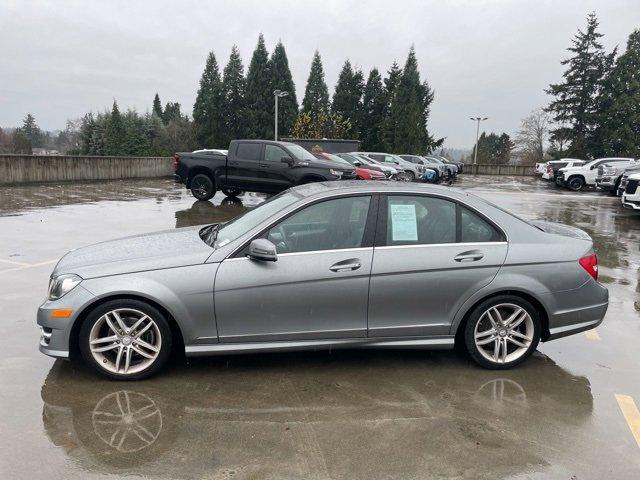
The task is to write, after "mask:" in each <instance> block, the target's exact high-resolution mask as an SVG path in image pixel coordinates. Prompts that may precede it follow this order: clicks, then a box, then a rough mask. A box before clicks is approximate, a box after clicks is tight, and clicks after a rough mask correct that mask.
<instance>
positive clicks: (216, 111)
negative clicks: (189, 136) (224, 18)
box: [193, 52, 226, 148]
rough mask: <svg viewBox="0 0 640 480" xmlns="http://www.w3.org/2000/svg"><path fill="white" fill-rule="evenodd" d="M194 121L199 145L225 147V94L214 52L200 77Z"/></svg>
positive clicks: (194, 106) (208, 58) (210, 54)
mask: <svg viewBox="0 0 640 480" xmlns="http://www.w3.org/2000/svg"><path fill="white" fill-rule="evenodd" d="M193 121H194V124H195V128H196V138H197V140H198V145H199V146H201V147H207V148H224V147H226V144H225V143H224V137H223V131H224V118H223V95H222V81H221V80H220V72H219V71H218V62H217V61H216V57H215V55H214V54H213V52H210V53H209V55H208V57H207V62H206V65H205V67H204V72H203V73H202V78H200V88H199V89H198V95H197V96H196V102H195V104H194V105H193Z"/></svg>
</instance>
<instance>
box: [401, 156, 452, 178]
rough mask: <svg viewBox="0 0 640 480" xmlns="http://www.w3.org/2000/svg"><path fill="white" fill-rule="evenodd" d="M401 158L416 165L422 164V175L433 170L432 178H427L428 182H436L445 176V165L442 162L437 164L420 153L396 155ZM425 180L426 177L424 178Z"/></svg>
mask: <svg viewBox="0 0 640 480" xmlns="http://www.w3.org/2000/svg"><path fill="white" fill-rule="evenodd" d="M398 156H399V157H400V158H402V159H403V160H406V161H407V162H411V163H415V164H416V165H422V166H424V167H425V173H424V174H423V179H424V175H428V174H429V172H430V171H431V172H433V175H432V177H433V180H429V182H430V183H438V182H440V181H442V180H444V178H445V167H444V164H441V165H438V164H437V163H436V162H433V161H431V160H428V159H427V158H425V157H423V156H420V155H405V154H403V155H398ZM425 180H426V179H425Z"/></svg>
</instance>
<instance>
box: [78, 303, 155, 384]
mask: <svg viewBox="0 0 640 480" xmlns="http://www.w3.org/2000/svg"><path fill="white" fill-rule="evenodd" d="M89 348H90V351H91V355H92V356H93V359H94V360H95V361H96V363H97V364H98V365H100V366H101V367H102V368H104V369H105V370H107V371H109V372H111V373H116V374H124V375H130V374H134V373H138V372H141V371H144V370H145V369H147V368H148V367H150V366H151V365H152V364H153V363H154V362H155V361H156V359H157V358H158V355H159V353H160V350H161V348H162V335H161V334H160V329H159V328H158V325H157V324H156V322H155V321H154V320H153V319H152V318H151V317H149V316H148V315H147V314H145V313H143V312H141V311H139V310H135V309H132V308H119V309H115V310H111V311H109V312H107V313H105V314H104V315H102V316H101V317H100V318H99V319H98V320H97V321H96V322H95V324H94V325H93V327H92V328H91V331H90V332H89Z"/></svg>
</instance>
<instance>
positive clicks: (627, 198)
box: [622, 173, 640, 210]
mask: <svg viewBox="0 0 640 480" xmlns="http://www.w3.org/2000/svg"><path fill="white" fill-rule="evenodd" d="M639 184H640V173H631V174H630V175H628V177H627V182H626V185H625V187H624V192H623V194H622V206H623V207H625V208H631V209H633V210H640V189H638V185H639Z"/></svg>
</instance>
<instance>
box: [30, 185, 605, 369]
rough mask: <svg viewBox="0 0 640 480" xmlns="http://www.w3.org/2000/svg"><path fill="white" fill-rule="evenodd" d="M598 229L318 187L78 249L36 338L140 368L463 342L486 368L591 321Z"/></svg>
mask: <svg viewBox="0 0 640 480" xmlns="http://www.w3.org/2000/svg"><path fill="white" fill-rule="evenodd" d="M597 277H598V267H597V259H596V255H595V253H594V251H593V244H592V241H591V238H590V237H589V236H588V235H587V234H586V233H585V232H583V231H582V230H579V229H577V228H573V227H569V226H566V225H560V224H553V223H547V222H528V221H526V220H523V219H520V218H518V217H516V216H515V215H513V214H511V213H509V212H507V211H505V210H503V209H501V208H500V207H497V206H496V205H493V204H491V203H488V202H487V201H485V200H482V199H480V198H478V197H476V196H473V195H470V194H467V193H465V192H464V191H461V190H457V189H453V188H446V187H435V186H426V185H413V184H406V183H397V182H332V183H314V184H309V185H303V186H299V187H295V188H292V189H290V190H287V191H285V192H283V193H281V194H280V195H277V196H275V197H272V198H270V199H269V200H267V201H266V202H264V203H263V204H261V205H260V206H258V207H256V208H254V209H253V210H250V211H248V212H247V213H245V214H244V215H242V216H240V217H238V218H236V219H234V220H232V221H230V222H227V223H223V224H215V225H208V226H204V227H193V228H182V229H176V230H170V231H165V232H159V233H152V234H148V235H141V236H135V237H129V238H123V239H119V240H112V241H107V242H103V243H99V244H96V245H92V246H88V247H82V248H79V249H77V250H73V251H71V252H69V253H68V254H66V255H65V256H64V257H63V258H62V259H61V260H60V261H59V262H58V264H57V265H56V267H55V269H54V271H53V274H52V275H51V281H50V286H49V295H48V298H47V300H46V301H45V302H44V304H42V306H41V307H40V309H39V311H38V324H39V325H40V326H41V330H42V338H41V341H40V350H41V351H42V352H43V353H45V354H47V355H51V356H54V357H63V358H69V357H74V356H81V357H83V358H84V360H85V361H86V362H87V363H89V364H90V365H91V366H92V367H93V368H95V369H96V370H97V371H98V372H100V373H102V374H104V375H106V376H107V377H110V378H112V379H119V380H120V379H123V380H126V379H132V380H133V379H142V378H145V377H148V376H149V375H151V374H153V373H155V372H156V371H158V369H160V368H161V367H162V365H163V364H165V363H166V361H167V359H168V358H169V353H170V352H171V350H172V348H178V349H184V352H185V353H186V354H187V355H210V354H229V353H245V352H257V351H274V350H278V351H282V350H298V349H319V348H337V347H375V348H381V347H391V348H403V347H408V348H451V347H453V346H454V345H455V344H456V343H457V344H459V345H461V346H464V347H465V348H466V350H467V351H468V352H469V354H470V356H471V358H473V360H475V361H476V362H477V363H478V364H480V365H481V366H483V367H486V368H496V369H498V368H508V367H513V366H514V365H517V364H519V363H520V362H522V361H523V360H525V359H526V358H527V357H528V356H529V355H530V354H531V353H532V352H533V351H534V350H535V349H536V347H537V346H538V343H539V342H540V341H547V340H553V339H556V338H559V337H562V336H565V335H569V334H573V333H577V332H581V331H584V330H588V329H591V328H594V327H596V326H597V325H599V324H600V322H601V321H602V318H603V317H604V315H605V312H606V310H607V305H608V292H607V289H606V288H604V287H603V286H602V285H600V284H599V283H598V282H597Z"/></svg>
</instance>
